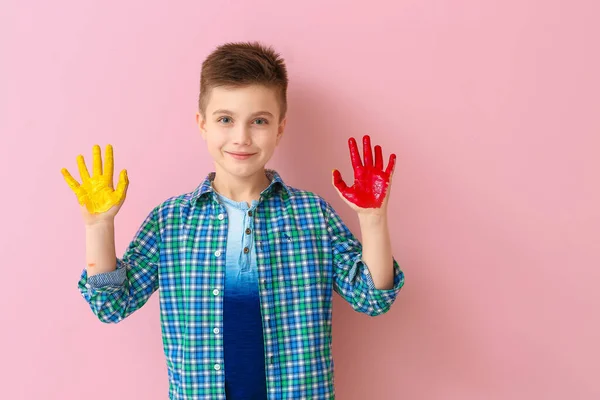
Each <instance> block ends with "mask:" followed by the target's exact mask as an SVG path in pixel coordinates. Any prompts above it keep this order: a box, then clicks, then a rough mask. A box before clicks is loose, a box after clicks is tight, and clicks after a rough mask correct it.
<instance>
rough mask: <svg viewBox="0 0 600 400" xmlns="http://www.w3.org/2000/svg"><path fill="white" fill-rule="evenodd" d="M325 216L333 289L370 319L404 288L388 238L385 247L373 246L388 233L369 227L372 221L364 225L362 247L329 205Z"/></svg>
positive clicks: (382, 311)
mask: <svg viewBox="0 0 600 400" xmlns="http://www.w3.org/2000/svg"><path fill="white" fill-rule="evenodd" d="M325 217H326V220H327V230H328V233H329V239H330V242H331V246H332V252H333V269H334V270H333V273H334V286H333V287H334V290H335V291H336V292H337V293H338V294H339V295H340V296H342V298H344V299H345V300H346V301H347V302H348V303H350V305H351V306H352V308H354V310H356V311H358V312H361V313H364V314H367V315H370V316H377V315H380V314H384V313H386V312H387V311H388V310H389V309H390V307H391V306H392V304H393V303H394V301H395V300H396V296H397V295H398V292H399V291H400V288H401V287H402V286H403V285H404V273H403V272H402V270H401V269H400V266H399V265H398V263H397V262H396V260H395V259H394V258H393V257H392V256H391V250H390V247H391V246H390V245H389V235H387V236H388V243H387V244H381V243H376V241H377V240H379V239H380V238H383V237H384V236H386V234H387V233H383V228H381V226H380V225H379V226H378V225H373V226H371V225H370V224H371V223H372V221H368V222H363V223H366V224H368V225H369V226H368V227H367V228H366V231H363V235H364V234H366V235H367V236H370V237H369V238H367V239H366V240H365V245H366V246H365V247H363V246H362V245H361V243H360V242H359V241H358V240H357V239H356V237H355V236H354V235H353V234H352V233H351V232H350V230H349V229H348V227H347V226H346V225H345V224H344V222H343V221H342V219H341V218H340V217H339V215H337V213H336V212H335V210H333V208H332V207H331V206H330V205H329V204H326V208H325ZM361 229H362V227H361ZM363 240H364V239H363ZM388 255H389V258H388ZM369 263H373V268H372V267H371V265H370V264H369ZM390 278H391V279H390ZM388 279H390V282H391V285H389V282H388ZM375 281H377V284H376V283H375Z"/></svg>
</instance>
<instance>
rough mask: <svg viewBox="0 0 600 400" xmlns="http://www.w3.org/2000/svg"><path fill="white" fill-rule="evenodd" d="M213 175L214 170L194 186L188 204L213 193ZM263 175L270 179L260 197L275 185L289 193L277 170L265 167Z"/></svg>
mask: <svg viewBox="0 0 600 400" xmlns="http://www.w3.org/2000/svg"><path fill="white" fill-rule="evenodd" d="M215 175H216V173H215V172H210V173H209V174H208V175H207V176H206V178H205V179H204V182H202V183H201V184H200V185H199V186H198V187H197V188H196V190H194V191H193V192H192V196H191V197H190V204H194V203H195V202H196V201H198V199H200V198H201V197H202V196H204V195H206V194H208V193H214V190H213V187H212V182H213V180H214V179H215ZM265 175H266V176H267V178H268V179H269V180H270V181H271V183H270V184H269V186H268V187H267V188H266V189H265V190H263V191H262V193H261V197H263V198H267V197H269V196H270V195H271V194H272V193H273V191H274V190H275V189H276V188H277V187H281V188H282V189H283V191H284V192H285V193H286V194H288V195H289V187H288V186H287V185H286V184H285V183H284V182H283V179H281V176H279V174H278V173H277V171H275V170H273V169H265Z"/></svg>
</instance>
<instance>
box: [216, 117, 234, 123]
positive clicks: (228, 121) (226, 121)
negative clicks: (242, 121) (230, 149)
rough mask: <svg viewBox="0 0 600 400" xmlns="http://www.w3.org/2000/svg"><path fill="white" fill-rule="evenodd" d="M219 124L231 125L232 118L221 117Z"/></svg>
mask: <svg viewBox="0 0 600 400" xmlns="http://www.w3.org/2000/svg"><path fill="white" fill-rule="evenodd" d="M217 122H221V123H223V124H229V123H230V122H231V118H229V117H220V118H219V119H218V120H217Z"/></svg>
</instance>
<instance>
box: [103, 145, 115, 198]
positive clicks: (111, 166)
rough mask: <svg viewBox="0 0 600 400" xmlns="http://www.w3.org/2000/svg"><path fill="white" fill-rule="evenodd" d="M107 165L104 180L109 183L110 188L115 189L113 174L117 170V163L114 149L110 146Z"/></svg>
mask: <svg viewBox="0 0 600 400" xmlns="http://www.w3.org/2000/svg"><path fill="white" fill-rule="evenodd" d="M104 157H105V158H106V165H105V166H104V178H105V179H106V181H107V182H108V186H109V187H110V188H111V189H112V188H113V174H114V170H115V162H114V158H113V148H112V146H111V145H110V144H108V145H106V155H105V156H104Z"/></svg>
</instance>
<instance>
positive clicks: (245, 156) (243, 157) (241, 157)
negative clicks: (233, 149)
mask: <svg viewBox="0 0 600 400" xmlns="http://www.w3.org/2000/svg"><path fill="white" fill-rule="evenodd" d="M225 153H227V154H229V155H230V156H231V157H233V158H235V159H236V160H246V159H248V158H250V157H252V156H253V155H254V154H256V153H230V152H228V151H226V152H225Z"/></svg>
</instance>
